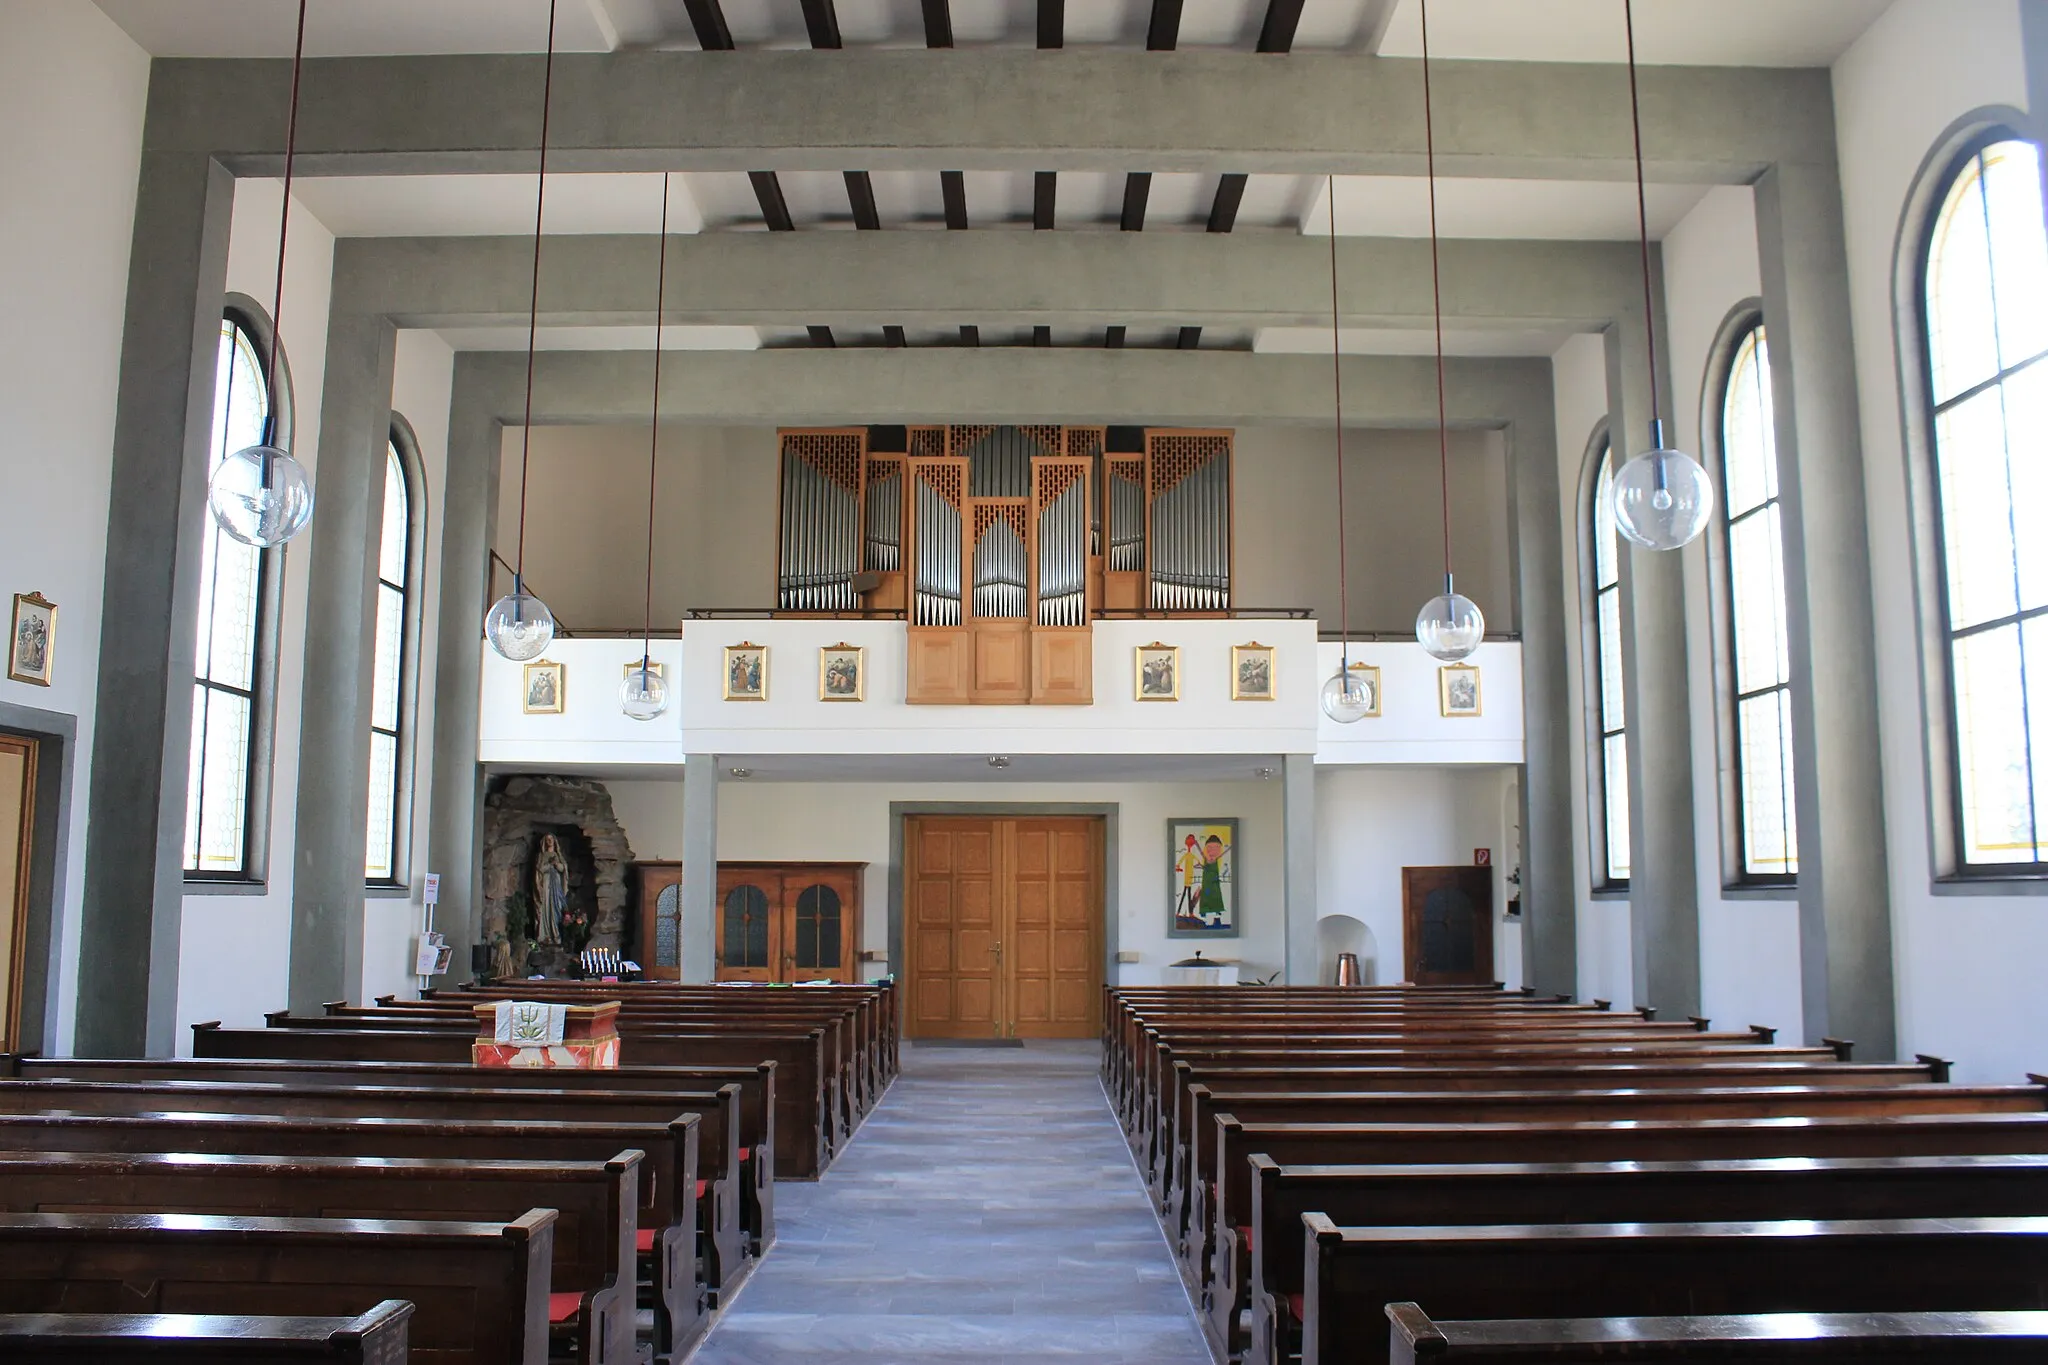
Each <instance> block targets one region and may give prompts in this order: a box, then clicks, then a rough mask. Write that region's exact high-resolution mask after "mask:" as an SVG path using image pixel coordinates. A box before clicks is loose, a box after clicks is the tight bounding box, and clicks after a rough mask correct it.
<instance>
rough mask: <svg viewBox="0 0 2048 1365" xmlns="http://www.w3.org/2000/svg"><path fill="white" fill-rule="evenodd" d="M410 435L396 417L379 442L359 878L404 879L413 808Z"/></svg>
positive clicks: (414, 515)
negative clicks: (373, 630)
mask: <svg viewBox="0 0 2048 1365" xmlns="http://www.w3.org/2000/svg"><path fill="white" fill-rule="evenodd" d="M413 456H414V452H413V449H412V437H411V434H410V432H408V431H407V430H406V428H405V427H404V425H403V424H402V423H401V422H399V421H396V420H394V421H393V423H392V427H391V436H390V438H389V439H388V440H387V441H386V442H385V446H384V520H383V523H382V526H381V529H380V531H379V535H378V541H377V634H376V637H375V649H376V659H375V661H374V664H373V671H372V673H371V686H370V823H369V839H368V841H367V846H366V847H365V849H364V852H363V876H364V879H365V880H367V881H369V882H371V883H374V884H378V885H384V886H393V885H397V884H399V883H401V882H403V881H404V880H405V845H406V838H405V836H406V831H407V828H408V826H409V824H410V821H409V819H408V817H409V815H410V814H411V808H412V800H411V795H412V781H411V769H412V763H411V740H412V735H411V733H410V731H411V726H410V725H409V724H408V721H409V719H410V716H409V713H410V711H411V710H412V706H411V697H412V675H413V662H414V661H413V653H414V650H413V641H414V638H415V635H416V630H417V616H418V610H419V607H418V603H419V595H420V594H419V559H420V555H419V546H418V540H419V501H420V500H419V497H418V494H417V489H418V481H417V479H416V477H415V469H416V467H417V463H418V462H417V460H416V459H415V458H413Z"/></svg>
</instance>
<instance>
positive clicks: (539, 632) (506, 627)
mask: <svg viewBox="0 0 2048 1365" xmlns="http://www.w3.org/2000/svg"><path fill="white" fill-rule="evenodd" d="M484 638H485V639H487V640H489V641H490V642H491V648H492V649H495V650H497V651H498V653H499V654H500V655H502V656H504V657H505V658H507V659H510V660H512V661H513V662H514V663H521V662H524V661H525V660H527V659H537V658H539V657H540V656H541V653H542V651H544V650H545V649H547V647H548V646H549V645H551V644H553V643H554V641H555V614H554V613H553V612H551V611H549V610H548V604H547V603H545V602H543V601H541V600H540V599H539V598H538V597H535V596H534V595H533V594H532V593H530V592H528V591H527V590H526V589H525V588H524V587H519V588H514V589H513V590H512V591H511V592H509V593H507V594H506V595H505V596H503V597H501V598H499V599H498V600H497V601H495V602H493V603H492V604H491V610H490V613H489V614H488V615H486V616H485V617H484Z"/></svg>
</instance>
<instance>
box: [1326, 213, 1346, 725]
mask: <svg viewBox="0 0 2048 1365" xmlns="http://www.w3.org/2000/svg"><path fill="white" fill-rule="evenodd" d="M1327 181H1328V184H1329V199H1330V390H1331V392H1332V393H1334V394H1335V395H1336V399H1337V629H1338V631H1339V632H1340V633H1341V635H1342V636H1343V644H1342V646H1341V649H1342V654H1341V656H1340V657H1341V659H1342V661H1343V665H1342V668H1341V670H1340V671H1339V673H1338V675H1337V676H1338V677H1340V678H1347V679H1348V678H1349V677H1350V676H1351V573H1350V570H1349V569H1348V567H1347V566H1346V563H1345V554H1344V552H1345V546H1344V531H1345V525H1344V347H1343V333H1342V331H1341V329H1340V328H1339V327H1338V325H1337V177H1336V176H1335V175H1334V174H1333V175H1330V176H1328V177H1327ZM1347 686H1348V684H1347Z"/></svg>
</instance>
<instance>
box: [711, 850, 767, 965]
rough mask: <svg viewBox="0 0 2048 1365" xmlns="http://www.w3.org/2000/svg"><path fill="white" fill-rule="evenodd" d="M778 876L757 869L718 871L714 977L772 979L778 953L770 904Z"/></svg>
mask: <svg viewBox="0 0 2048 1365" xmlns="http://www.w3.org/2000/svg"><path fill="white" fill-rule="evenodd" d="M781 903H782V879H781V878H780V877H777V876H775V875H773V874H772V873H770V874H763V873H760V872H754V871H747V872H726V871H720V872H719V874H718V979H719V980H720V981H774V980H777V979H778V977H777V975H776V971H775V966H776V961H777V959H778V958H779V957H780V956H781V946H782V945H781V944H780V943H779V942H778V941H777V940H778V939H779V938H780V935H779V934H777V933H776V932H775V929H776V924H775V919H776V917H775V914H774V913H773V911H774V907H775V906H777V905H780V904H781Z"/></svg>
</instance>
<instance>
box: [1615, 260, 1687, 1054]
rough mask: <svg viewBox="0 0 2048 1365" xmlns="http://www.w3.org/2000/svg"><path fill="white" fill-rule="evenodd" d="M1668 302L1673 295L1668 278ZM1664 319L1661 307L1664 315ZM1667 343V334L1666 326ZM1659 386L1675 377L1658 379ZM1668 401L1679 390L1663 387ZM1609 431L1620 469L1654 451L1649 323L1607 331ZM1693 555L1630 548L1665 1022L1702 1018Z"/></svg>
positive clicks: (1640, 890)
mask: <svg viewBox="0 0 2048 1365" xmlns="http://www.w3.org/2000/svg"><path fill="white" fill-rule="evenodd" d="M1658 283H1659V286H1660V288H1659V290H1658V296H1659V297H1660V298H1661V297H1662V289H1661V284H1662V281H1661V280H1659V282H1658ZM1660 312H1661V308H1660ZM1658 334H1659V335H1660V336H1661V335H1664V334H1665V329H1664V327H1663V319H1662V318H1661V317H1659V318H1658ZM1659 380H1660V382H1662V381H1663V380H1664V376H1662V375H1660V376H1659ZM1662 389H1663V392H1665V393H1667V394H1668V393H1669V392H1670V391H1671V386H1670V384H1669V383H1668V382H1662ZM1607 398H1608V430H1609V431H1610V432H1611V433H1612V436H1611V439H1612V442H1613V456H1612V457H1613V459H1614V462H1615V467H1616V468H1617V469H1618V468H1619V467H1620V466H1621V464H1622V463H1623V462H1625V461H1627V460H1628V459H1629V458H1631V457H1632V456H1636V455H1640V454H1642V453H1643V452H1645V451H1647V450H1648V449H1650V419H1651V413H1650V369H1649V358H1648V353H1647V350H1646V347H1645V345H1644V336H1643V323H1642V318H1641V315H1640V314H1637V315H1635V316H1632V317H1626V318H1624V319H1623V320H1622V321H1620V322H1619V323H1617V324H1616V325H1615V326H1613V327H1610V328H1609V329H1608V331H1607ZM1698 553H1701V550H1700V549H1699V548H1698V547H1697V546H1696V545H1695V546H1693V547H1689V548H1687V549H1684V550H1677V551H1660V550H1644V549H1638V548H1636V547H1635V546H1633V545H1631V544H1630V543H1629V542H1628V541H1627V540H1626V539H1624V540H1623V541H1622V556H1621V611H1622V632H1621V639H1622V646H1621V649H1622V688H1623V705H1624V706H1625V707H1626V709H1627V715H1628V812H1629V893H1628V899H1629V911H1630V913H1629V926H1630V927H1629V948H1630V954H1631V958H1632V960H1633V963H1634V985H1635V1003H1636V1004H1638V1005H1654V1006H1656V1007H1657V1008H1658V1010H1660V1011H1661V1012H1662V1013H1663V1015H1664V1016H1665V1017H1666V1018H1682V1017H1684V1016H1686V1015H1689V1014H1698V1013H1699V1009H1700V925H1699V918H1700V916H1699V884H1698V881H1697V878H1696V877H1695V875H1694V863H1695V860H1694V852H1693V799H1692V797H1693V794H1692V722H1691V707H1690V706H1689V704H1688V701H1687V686H1688V681H1689V680H1688V675H1687V672H1686V649H1685V559H1684V557H1685V556H1686V555H1688V554H1698Z"/></svg>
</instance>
